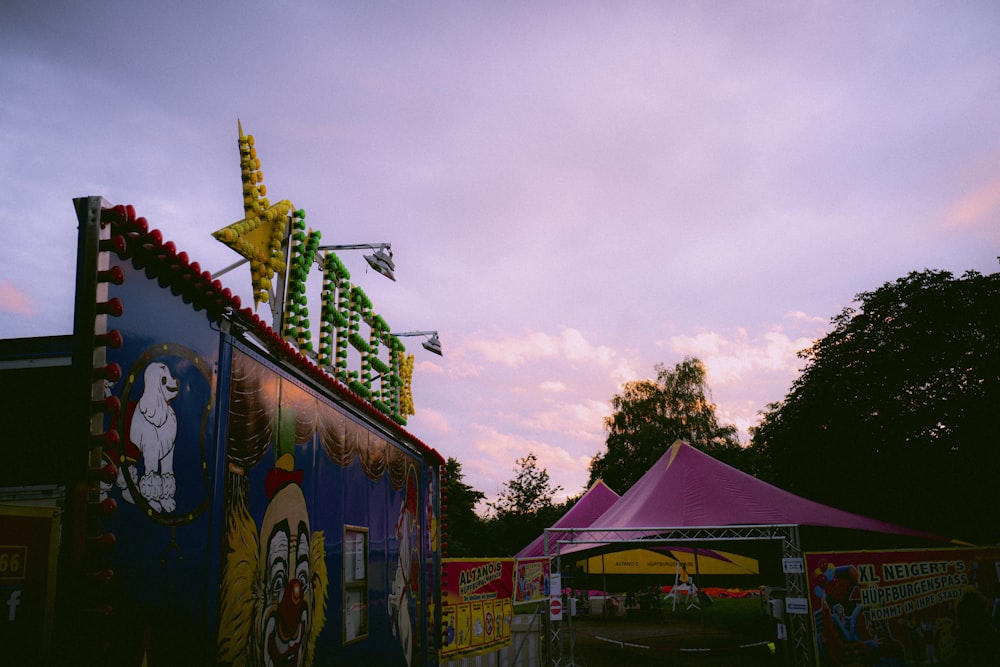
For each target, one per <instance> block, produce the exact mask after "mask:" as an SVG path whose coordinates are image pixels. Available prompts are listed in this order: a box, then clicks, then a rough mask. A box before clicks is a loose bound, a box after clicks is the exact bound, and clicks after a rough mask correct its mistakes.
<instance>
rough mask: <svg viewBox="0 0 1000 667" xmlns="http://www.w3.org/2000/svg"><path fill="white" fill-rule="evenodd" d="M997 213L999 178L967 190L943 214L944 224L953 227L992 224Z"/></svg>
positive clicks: (998, 206) (965, 227) (999, 208)
mask: <svg viewBox="0 0 1000 667" xmlns="http://www.w3.org/2000/svg"><path fill="white" fill-rule="evenodd" d="M997 215H1000V179H997V180H994V181H993V182H991V183H987V184H985V185H983V186H981V187H979V188H978V189H976V190H973V191H972V192H969V193H968V194H966V195H965V196H964V197H962V198H961V199H959V200H958V201H957V202H955V203H954V204H952V206H951V208H950V209H949V210H948V213H947V214H946V215H945V225H946V226H948V227H949V228H953V229H972V228H976V227H980V226H985V225H987V224H990V225H993V224H995V223H996V218H997Z"/></svg>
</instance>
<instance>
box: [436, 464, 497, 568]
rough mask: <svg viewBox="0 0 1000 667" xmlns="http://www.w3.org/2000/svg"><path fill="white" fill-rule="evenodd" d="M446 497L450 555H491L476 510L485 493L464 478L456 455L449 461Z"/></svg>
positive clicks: (446, 473) (446, 466)
mask: <svg viewBox="0 0 1000 667" xmlns="http://www.w3.org/2000/svg"><path fill="white" fill-rule="evenodd" d="M445 477H446V479H445V483H444V497H445V498H446V500H447V503H448V509H447V512H446V513H445V516H446V519H447V522H448V555H449V556H454V557H461V556H484V555H488V554H489V552H490V550H489V542H488V541H486V540H485V536H484V533H483V528H484V524H483V520H482V519H481V518H479V515H477V514H476V505H477V504H478V503H479V502H481V501H482V500H483V499H484V498H485V497H486V494H484V493H483V492H482V491H477V490H476V489H474V488H472V487H471V486H469V485H468V484H466V483H465V482H463V481H462V480H464V479H465V474H464V473H463V472H462V464H461V463H459V461H458V460H457V459H455V458H453V457H450V456H449V457H448V460H447V461H446V462H445Z"/></svg>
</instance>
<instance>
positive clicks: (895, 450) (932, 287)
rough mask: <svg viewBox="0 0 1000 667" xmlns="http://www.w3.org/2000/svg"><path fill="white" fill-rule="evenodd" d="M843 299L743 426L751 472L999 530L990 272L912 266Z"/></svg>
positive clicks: (970, 532) (881, 511)
mask: <svg viewBox="0 0 1000 667" xmlns="http://www.w3.org/2000/svg"><path fill="white" fill-rule="evenodd" d="M855 302H856V304H857V307H848V308H845V309H844V310H843V312H841V313H840V315H838V316H837V317H835V318H834V319H833V322H832V323H833V325H834V329H833V331H832V332H830V333H829V334H828V335H826V336H825V337H824V338H823V339H821V340H820V341H819V342H817V343H816V344H815V345H813V346H812V347H811V348H810V349H808V350H805V351H804V352H802V353H801V356H802V357H803V358H804V359H805V360H806V366H805V369H804V370H803V372H802V374H801V376H800V377H799V378H798V379H797V380H796V381H795V382H794V383H793V385H792V388H791V390H790V391H789V393H788V395H787V396H786V397H785V399H784V400H783V401H781V402H779V403H775V404H772V405H770V406H769V407H768V411H767V413H766V414H764V415H763V420H762V421H761V423H760V424H759V425H758V426H757V427H756V428H755V429H753V431H752V444H751V448H750V454H751V459H752V461H753V462H754V466H755V472H756V474H758V475H759V476H760V477H762V478H764V479H767V480H768V481H770V482H772V483H774V484H777V485H779V486H782V487H784V488H787V489H789V490H791V491H793V492H795V493H798V494H800V495H803V496H806V497H811V498H814V499H816V500H819V501H821V502H824V503H827V504H831V505H834V506H837V507H840V508H842V509H846V510H850V511H854V512H858V513H861V514H866V515H868V516H873V517H877V518H881V519H883V520H888V521H892V522H895V523H900V524H903V525H907V526H910V527H913V528H921V529H924V530H928V531H932V532H937V533H939V534H943V535H946V536H953V537H957V538H961V539H966V540H970V541H977V542H995V541H997V540H1000V516H998V514H997V510H996V507H997V492H996V489H997V472H998V471H1000V438H998V435H997V433H998V432H997V428H996V423H997V416H998V415H1000V274H992V275H988V276H983V275H981V274H979V273H976V272H969V273H966V274H965V275H964V276H962V278H960V279H956V278H954V277H953V276H952V274H950V273H947V272H938V271H929V270H928V271H923V272H914V273H911V274H909V275H908V276H906V277H904V278H900V279H898V280H897V281H895V282H892V283H886V284H885V285H883V286H882V287H880V288H878V289H876V290H875V291H873V292H863V293H861V294H858V295H857V297H856V299H855Z"/></svg>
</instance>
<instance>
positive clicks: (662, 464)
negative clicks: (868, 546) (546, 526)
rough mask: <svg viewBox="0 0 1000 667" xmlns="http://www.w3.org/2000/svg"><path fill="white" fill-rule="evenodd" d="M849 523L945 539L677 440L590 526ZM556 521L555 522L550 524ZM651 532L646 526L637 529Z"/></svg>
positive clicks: (859, 527) (848, 525) (841, 525)
mask: <svg viewBox="0 0 1000 667" xmlns="http://www.w3.org/2000/svg"><path fill="white" fill-rule="evenodd" d="M778 524H789V525H805V526H826V527H835V528H850V529H854V530H867V531H874V532H879V533H888V534H895V535H905V536H909V537H917V538H922V539H932V540H946V538H942V537H940V536H937V535H931V534H930V533H925V532H922V531H918V530H912V529H910V528H905V527H903V526H897V525H894V524H891V523H886V522H884V521H878V520H876V519H870V518H867V517H864V516H861V515H858V514H852V513H850V512H845V511H843V510H838V509H835V508H833V507H828V506H826V505H823V504H821V503H817V502H814V501H812V500H807V499H805V498H801V497H799V496H796V495H795V494H793V493H790V492H788V491H785V490H783V489H779V488H778V487H776V486H772V485H770V484H768V483H766V482H763V481H761V480H759V479H757V478H756V477H753V476H752V475H748V474H746V473H744V472H742V471H740V470H737V469H736V468H733V467H731V466H729V465H726V464H725V463H723V462H721V461H719V460H717V459H714V458H712V457H711V456H709V455H708V454H706V453H704V452H702V451H701V450H699V449H696V448H694V447H692V446H691V445H689V444H688V443H686V442H683V441H680V440H678V441H677V442H675V443H674V444H673V445H671V446H670V448H669V449H668V450H667V451H666V453H664V455H663V456H662V457H661V458H660V460H658V461H657V462H656V463H655V464H654V465H653V466H652V467H651V468H650V469H649V470H648V471H647V472H646V474H645V475H643V476H642V477H641V478H640V479H639V481H637V482H636V483H635V484H634V485H633V486H632V488H630V489H629V490H628V491H627V492H626V493H625V495H623V496H622V497H621V498H619V499H618V501H617V502H615V504H614V505H612V506H611V507H609V508H608V509H607V510H606V511H605V512H604V513H603V514H602V515H601V516H599V517H597V518H595V519H594V521H593V522H592V523H591V524H590V527H591V528H592V529H594V530H595V531H598V530H600V529H612V528H613V529H621V528H689V527H702V526H734V525H778ZM553 527H556V526H553ZM639 533H642V534H647V535H648V534H649V532H648V531H639ZM639 533H637V534H635V535H634V536H635V537H638V536H639Z"/></svg>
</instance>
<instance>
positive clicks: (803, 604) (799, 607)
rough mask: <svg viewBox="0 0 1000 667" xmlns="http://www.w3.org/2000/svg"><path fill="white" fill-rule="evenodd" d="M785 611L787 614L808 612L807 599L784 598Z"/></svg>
mask: <svg viewBox="0 0 1000 667" xmlns="http://www.w3.org/2000/svg"><path fill="white" fill-rule="evenodd" d="M785 611H786V612H788V613H789V614H808V613H809V600H807V599H806V598H785Z"/></svg>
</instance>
